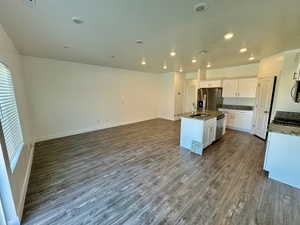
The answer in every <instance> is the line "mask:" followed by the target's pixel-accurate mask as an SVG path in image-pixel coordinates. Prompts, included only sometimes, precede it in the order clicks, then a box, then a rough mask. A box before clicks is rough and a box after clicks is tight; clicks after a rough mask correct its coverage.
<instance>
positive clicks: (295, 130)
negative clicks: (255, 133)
mask: <svg viewBox="0 0 300 225" xmlns="http://www.w3.org/2000/svg"><path fill="white" fill-rule="evenodd" d="M269 131H270V132H276V133H282V134H288V135H296V136H300V127H298V126H291V125H282V124H276V123H271V124H270V125H269Z"/></svg>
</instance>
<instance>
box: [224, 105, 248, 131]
mask: <svg viewBox="0 0 300 225" xmlns="http://www.w3.org/2000/svg"><path fill="white" fill-rule="evenodd" d="M219 111H222V112H224V113H225V114H226V119H227V122H226V124H227V125H226V127H228V128H230V129H235V130H241V131H246V132H252V124H253V123H252V120H253V111H246V110H234V109H219Z"/></svg>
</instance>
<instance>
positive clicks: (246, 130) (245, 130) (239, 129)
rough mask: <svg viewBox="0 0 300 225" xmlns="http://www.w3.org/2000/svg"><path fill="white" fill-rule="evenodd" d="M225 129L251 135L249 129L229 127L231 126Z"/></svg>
mask: <svg viewBox="0 0 300 225" xmlns="http://www.w3.org/2000/svg"><path fill="white" fill-rule="evenodd" d="M226 128H228V129H231V130H238V131H242V132H247V133H251V129H243V128H238V127H231V126H226Z"/></svg>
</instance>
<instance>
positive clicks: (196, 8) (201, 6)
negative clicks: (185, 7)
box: [194, 2, 208, 12]
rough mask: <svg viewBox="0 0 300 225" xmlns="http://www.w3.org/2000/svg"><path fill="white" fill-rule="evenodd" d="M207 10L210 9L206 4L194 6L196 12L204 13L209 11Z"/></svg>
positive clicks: (201, 3)
mask: <svg viewBox="0 0 300 225" xmlns="http://www.w3.org/2000/svg"><path fill="white" fill-rule="evenodd" d="M207 8H208V7H207V4H206V3H205V2H200V3H198V4H196V5H195V6H194V11H195V12H203V11H205V10H207Z"/></svg>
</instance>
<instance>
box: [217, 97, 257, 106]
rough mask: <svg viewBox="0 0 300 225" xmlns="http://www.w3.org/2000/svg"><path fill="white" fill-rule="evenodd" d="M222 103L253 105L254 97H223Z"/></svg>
mask: <svg viewBox="0 0 300 225" xmlns="http://www.w3.org/2000/svg"><path fill="white" fill-rule="evenodd" d="M223 104H224V105H246V106H254V105H255V98H224V99H223Z"/></svg>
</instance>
